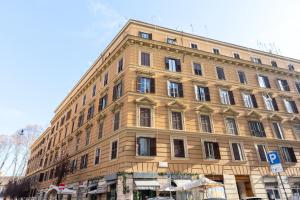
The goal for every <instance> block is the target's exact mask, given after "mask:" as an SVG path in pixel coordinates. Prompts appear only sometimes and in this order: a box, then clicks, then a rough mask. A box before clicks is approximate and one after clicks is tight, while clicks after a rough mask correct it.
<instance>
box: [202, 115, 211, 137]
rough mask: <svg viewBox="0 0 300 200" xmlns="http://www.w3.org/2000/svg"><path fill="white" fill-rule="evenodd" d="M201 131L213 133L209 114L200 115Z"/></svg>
mask: <svg viewBox="0 0 300 200" xmlns="http://www.w3.org/2000/svg"><path fill="white" fill-rule="evenodd" d="M199 117H200V119H199V120H200V126H201V131H202V132H204V133H212V127H211V121H210V116H209V115H200V116H199Z"/></svg>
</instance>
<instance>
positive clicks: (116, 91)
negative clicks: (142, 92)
mask: <svg viewBox="0 0 300 200" xmlns="http://www.w3.org/2000/svg"><path fill="white" fill-rule="evenodd" d="M122 95H123V81H119V82H118V83H117V84H116V85H115V86H114V88H113V100H117V99H119V98H120V97H121V96H122Z"/></svg>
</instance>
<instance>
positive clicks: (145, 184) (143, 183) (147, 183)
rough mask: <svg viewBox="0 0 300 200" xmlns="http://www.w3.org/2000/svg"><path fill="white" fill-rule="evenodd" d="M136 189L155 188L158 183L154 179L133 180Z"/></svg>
mask: <svg viewBox="0 0 300 200" xmlns="http://www.w3.org/2000/svg"><path fill="white" fill-rule="evenodd" d="M134 183H135V189H136V190H157V189H158V188H159V186H160V185H159V183H158V182H157V181H156V180H140V181H134Z"/></svg>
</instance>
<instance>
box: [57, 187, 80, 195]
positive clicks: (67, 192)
mask: <svg viewBox="0 0 300 200" xmlns="http://www.w3.org/2000/svg"><path fill="white" fill-rule="evenodd" d="M58 194H76V191H75V190H71V189H68V188H65V189H63V190H60V191H59V192H58Z"/></svg>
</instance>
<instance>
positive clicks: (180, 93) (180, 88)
mask: <svg viewBox="0 0 300 200" xmlns="http://www.w3.org/2000/svg"><path fill="white" fill-rule="evenodd" d="M178 92H179V97H183V86H182V83H178Z"/></svg>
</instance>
